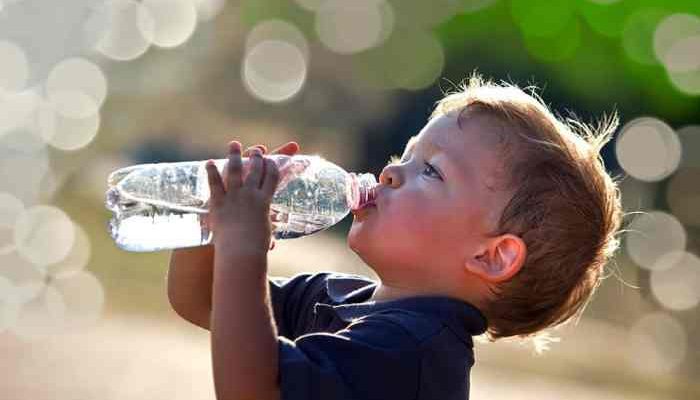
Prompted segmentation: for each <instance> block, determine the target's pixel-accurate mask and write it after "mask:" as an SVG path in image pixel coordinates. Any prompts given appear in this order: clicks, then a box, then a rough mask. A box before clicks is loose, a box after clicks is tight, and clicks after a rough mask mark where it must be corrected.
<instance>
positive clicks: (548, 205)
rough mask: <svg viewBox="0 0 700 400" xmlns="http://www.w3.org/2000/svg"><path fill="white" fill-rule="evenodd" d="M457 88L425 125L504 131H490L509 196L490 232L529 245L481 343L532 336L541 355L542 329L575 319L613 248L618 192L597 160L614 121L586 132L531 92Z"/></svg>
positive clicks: (506, 87) (477, 80)
mask: <svg viewBox="0 0 700 400" xmlns="http://www.w3.org/2000/svg"><path fill="white" fill-rule="evenodd" d="M457 89H458V90H457V91H455V92H453V93H448V94H447V95H446V96H445V97H444V98H443V99H442V100H440V101H439V102H438V104H437V106H436V108H435V110H434V111H433V114H432V115H431V119H432V118H434V117H436V116H438V115H442V114H454V113H456V114H457V117H458V118H459V119H458V121H460V120H463V119H464V118H468V117H469V116H470V115H473V113H484V114H486V115H489V116H491V117H493V118H492V119H494V120H495V121H497V122H498V124H499V125H501V127H502V129H500V130H499V132H495V133H494V134H497V135H500V136H501V137H500V138H499V142H498V143H499V146H500V147H501V148H500V149H499V151H503V152H504V153H505V154H504V157H502V159H503V160H504V163H505V165H504V166H503V167H504V171H505V174H504V175H505V178H504V179H505V182H504V185H503V186H504V188H505V189H507V190H508V193H510V194H511V196H512V197H511V198H510V200H509V202H508V203H507V205H506V206H505V208H504V210H503V213H502V215H501V217H500V220H499V221H498V224H497V229H496V231H495V232H492V235H494V236H497V235H501V234H505V233H511V234H515V235H518V236H519V237H520V238H521V239H522V240H523V241H524V242H525V244H526V246H527V256H526V259H525V263H524V265H523V266H522V268H521V270H520V271H519V272H518V273H517V274H516V275H515V276H514V277H513V278H511V279H510V280H508V281H506V282H503V283H501V284H499V285H497V286H495V287H493V288H492V294H493V299H492V300H491V301H490V303H489V307H488V309H486V310H482V311H483V312H484V314H485V315H486V317H487V319H488V321H489V327H488V330H487V332H486V337H487V338H488V340H490V341H495V340H497V339H500V338H507V337H520V338H531V339H534V340H535V342H536V343H535V344H536V347H537V350H538V352H540V351H541V349H543V348H545V347H546V344H545V343H543V342H542V340H543V341H545V342H546V341H553V340H552V339H551V337H550V336H549V334H546V333H544V332H542V331H543V330H544V329H547V328H552V327H555V326H558V325H562V324H564V323H566V322H568V321H571V320H574V321H576V322H578V320H579V319H580V316H581V314H582V313H583V311H584V309H585V308H586V306H587V304H588V302H589V300H590V299H591V298H592V296H593V294H594V292H595V290H596V289H597V288H598V286H599V284H600V282H601V280H602V278H603V270H604V268H605V266H606V264H607V263H608V262H609V261H610V260H611V259H612V257H613V255H614V253H615V251H616V250H617V249H618V248H619V238H618V234H619V229H620V225H621V221H622V217H623V211H622V205H621V201H620V191H619V188H618V186H617V183H616V180H615V179H614V178H613V177H611V176H610V175H609V174H608V173H607V171H606V169H605V166H604V163H603V159H602V157H601V156H600V151H601V149H602V147H603V146H604V145H605V144H606V143H607V142H608V141H609V140H610V139H611V138H612V136H613V134H614V132H615V130H616V129H617V127H618V125H619V119H618V116H617V114H616V113H612V114H610V115H608V116H605V115H604V116H603V118H602V119H601V120H600V121H599V122H598V123H597V124H596V125H588V124H585V123H583V122H581V121H579V120H578V119H577V118H576V117H575V116H574V115H573V114H572V116H571V117H568V118H560V117H558V116H556V115H554V113H553V112H552V111H550V109H549V107H548V106H547V105H546V104H545V103H544V102H543V100H542V99H541V98H540V97H539V95H537V94H536V93H535V89H536V88H535V87H532V86H529V87H527V88H526V89H525V90H528V91H530V92H531V93H529V94H528V93H525V91H523V89H521V88H519V87H518V86H516V85H515V84H511V83H506V82H502V83H494V82H493V81H490V80H485V79H484V78H482V77H481V76H480V75H478V74H476V73H474V74H473V75H472V76H471V77H470V78H469V79H468V81H465V82H463V83H462V84H461V85H460V86H459V87H458V88H457ZM460 126H461V124H460ZM489 134H491V132H489ZM538 339H541V340H540V342H539V343H537V340H538Z"/></svg>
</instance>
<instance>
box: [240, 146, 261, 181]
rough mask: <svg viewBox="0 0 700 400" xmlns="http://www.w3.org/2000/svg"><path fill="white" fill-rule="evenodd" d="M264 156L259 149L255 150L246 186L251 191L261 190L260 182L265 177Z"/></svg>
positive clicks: (251, 158)
mask: <svg viewBox="0 0 700 400" xmlns="http://www.w3.org/2000/svg"><path fill="white" fill-rule="evenodd" d="M263 163H264V161H263V156H262V153H261V152H260V149H259V148H257V147H256V148H255V149H254V150H253V153H252V155H251V157H250V170H249V171H248V176H247V177H246V178H245V183H244V185H245V186H246V187H249V188H251V189H258V188H260V180H261V178H262V176H263Z"/></svg>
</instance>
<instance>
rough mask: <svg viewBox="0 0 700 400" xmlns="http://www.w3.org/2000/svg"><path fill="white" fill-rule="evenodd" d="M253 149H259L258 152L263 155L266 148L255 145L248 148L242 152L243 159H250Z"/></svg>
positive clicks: (262, 145)
mask: <svg viewBox="0 0 700 400" xmlns="http://www.w3.org/2000/svg"><path fill="white" fill-rule="evenodd" d="M255 149H260V151H261V152H262V153H263V154H265V153H267V147H265V145H264V144H256V145H255V146H250V147H248V148H247V149H245V151H244V152H243V157H250V156H251V154H253V151H254V150H255Z"/></svg>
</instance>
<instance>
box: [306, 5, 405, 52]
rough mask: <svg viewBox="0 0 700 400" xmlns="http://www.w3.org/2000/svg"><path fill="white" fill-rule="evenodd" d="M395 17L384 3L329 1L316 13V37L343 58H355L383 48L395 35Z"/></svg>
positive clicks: (389, 6) (389, 7)
mask: <svg viewBox="0 0 700 400" xmlns="http://www.w3.org/2000/svg"><path fill="white" fill-rule="evenodd" d="M393 25H394V14H393V11H392V8H391V4H389V3H387V2H386V1H384V0H355V1H352V2H348V1H345V0H328V1H326V2H324V3H323V4H322V5H321V7H320V8H319V9H318V10H317V12H316V33H317V34H318V36H319V39H320V40H321V42H322V43H323V44H324V45H325V46H326V47H327V48H329V49H330V50H332V51H334V52H336V53H339V54H352V53H358V52H361V51H365V50H367V49H371V48H373V47H376V46H378V45H379V44H381V43H382V42H383V41H384V40H385V39H386V38H387V37H388V36H389V34H390V33H391V31H392V29H393Z"/></svg>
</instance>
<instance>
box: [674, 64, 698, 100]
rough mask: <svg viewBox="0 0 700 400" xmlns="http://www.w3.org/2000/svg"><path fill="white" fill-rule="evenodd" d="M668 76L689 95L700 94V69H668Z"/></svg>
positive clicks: (680, 90)
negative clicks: (687, 70)
mask: <svg viewBox="0 0 700 400" xmlns="http://www.w3.org/2000/svg"><path fill="white" fill-rule="evenodd" d="M667 73H668V78H669V79H670V80H671V83H672V84H673V86H674V87H675V88H676V89H678V91H679V92H681V93H684V94H686V95H688V96H700V69H698V70H695V71H689V72H673V71H667Z"/></svg>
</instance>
